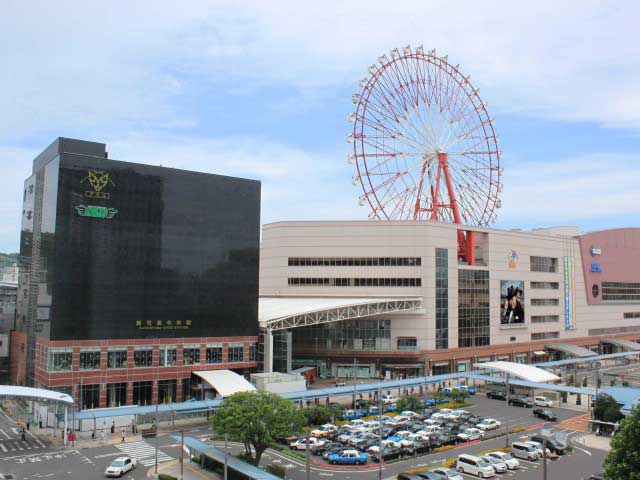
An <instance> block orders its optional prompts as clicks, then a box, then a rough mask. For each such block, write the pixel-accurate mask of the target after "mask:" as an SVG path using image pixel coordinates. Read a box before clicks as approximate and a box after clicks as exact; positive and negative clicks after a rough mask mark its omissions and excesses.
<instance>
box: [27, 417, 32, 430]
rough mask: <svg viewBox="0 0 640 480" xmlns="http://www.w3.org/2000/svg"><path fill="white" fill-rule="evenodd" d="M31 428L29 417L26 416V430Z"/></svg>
mask: <svg viewBox="0 0 640 480" xmlns="http://www.w3.org/2000/svg"><path fill="white" fill-rule="evenodd" d="M30 428H31V417H27V430H29V429H30Z"/></svg>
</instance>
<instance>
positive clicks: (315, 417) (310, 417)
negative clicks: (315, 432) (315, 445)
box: [302, 405, 342, 425]
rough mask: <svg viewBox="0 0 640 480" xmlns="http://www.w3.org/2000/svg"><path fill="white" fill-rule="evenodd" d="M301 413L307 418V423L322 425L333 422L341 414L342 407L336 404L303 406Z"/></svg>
mask: <svg viewBox="0 0 640 480" xmlns="http://www.w3.org/2000/svg"><path fill="white" fill-rule="evenodd" d="M302 413H303V414H304V416H305V417H306V419H307V425H323V424H325V423H333V422H335V420H336V418H340V416H341V415H342V407H339V406H338V405H319V406H317V407H316V408H305V409H303V410H302Z"/></svg>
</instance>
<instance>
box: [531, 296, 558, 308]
mask: <svg viewBox="0 0 640 480" xmlns="http://www.w3.org/2000/svg"><path fill="white" fill-rule="evenodd" d="M559 304H560V300H559V299H558V298H532V299H531V306H532V307H547V306H558V305H559Z"/></svg>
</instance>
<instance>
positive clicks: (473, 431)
mask: <svg viewBox="0 0 640 480" xmlns="http://www.w3.org/2000/svg"><path fill="white" fill-rule="evenodd" d="M458 438H459V439H460V440H462V441H464V442H469V441H471V440H480V439H481V438H484V432H483V431H482V430H480V429H479V428H467V429H466V430H465V431H464V432H462V433H459V434H458Z"/></svg>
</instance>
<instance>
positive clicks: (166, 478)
mask: <svg viewBox="0 0 640 480" xmlns="http://www.w3.org/2000/svg"><path fill="white" fill-rule="evenodd" d="M158 480H178V479H177V478H176V477H174V476H173V475H167V474H166V473H159V474H158Z"/></svg>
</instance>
